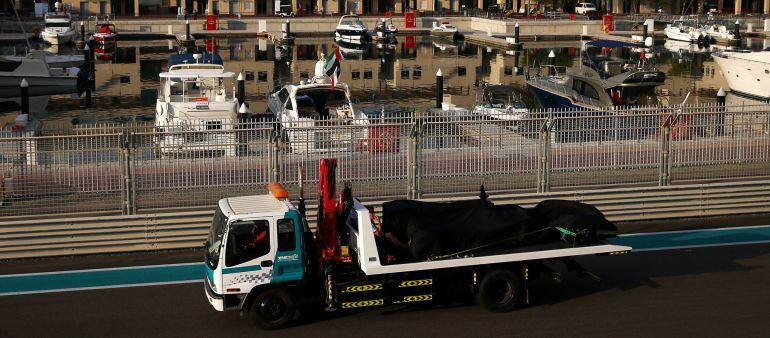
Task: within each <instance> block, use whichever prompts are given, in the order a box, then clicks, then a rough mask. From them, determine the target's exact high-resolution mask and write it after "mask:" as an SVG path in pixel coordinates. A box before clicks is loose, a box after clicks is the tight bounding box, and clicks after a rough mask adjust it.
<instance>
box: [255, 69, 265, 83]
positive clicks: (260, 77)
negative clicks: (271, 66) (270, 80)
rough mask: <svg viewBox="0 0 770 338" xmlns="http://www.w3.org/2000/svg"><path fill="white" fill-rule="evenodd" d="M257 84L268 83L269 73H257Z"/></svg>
mask: <svg viewBox="0 0 770 338" xmlns="http://www.w3.org/2000/svg"><path fill="white" fill-rule="evenodd" d="M257 82H267V72H264V71H263V72H257Z"/></svg>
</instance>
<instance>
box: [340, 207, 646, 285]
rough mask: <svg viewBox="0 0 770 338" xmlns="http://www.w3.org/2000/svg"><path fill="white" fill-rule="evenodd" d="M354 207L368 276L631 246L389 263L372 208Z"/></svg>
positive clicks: (556, 247) (553, 246) (555, 247)
mask: <svg viewBox="0 0 770 338" xmlns="http://www.w3.org/2000/svg"><path fill="white" fill-rule="evenodd" d="M354 210H355V212H356V213H357V214H358V215H357V217H356V219H357V223H358V229H351V230H352V231H351V237H354V238H355V240H354V242H355V247H354V251H355V252H356V253H357V260H358V262H359V265H360V267H361V271H363V272H364V273H365V274H366V275H368V276H373V275H382V274H391V273H404V272H414V271H428V270H436V269H449V268H459V267H468V266H475V265H487V264H500V263H514V262H524V261H532V260H541V259H553V258H564V257H575V256H584V255H599V254H619V253H628V252H630V251H631V247H628V246H623V245H613V244H599V245H589V246H582V247H569V248H565V247H564V244H563V243H548V244H539V245H532V246H525V247H518V248H515V249H511V250H505V251H502V252H499V251H498V252H495V253H486V254H484V255H475V256H472V257H460V258H447V259H441V260H435V261H423V262H411V263H400V264H390V265H387V264H382V262H380V258H379V252H378V250H377V244H376V242H375V239H374V231H373V229H372V226H371V219H370V218H369V210H368V209H367V208H366V207H365V206H364V205H363V204H362V203H361V202H359V201H355V204H354ZM351 244H352V243H351Z"/></svg>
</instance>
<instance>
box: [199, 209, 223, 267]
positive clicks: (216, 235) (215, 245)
mask: <svg viewBox="0 0 770 338" xmlns="http://www.w3.org/2000/svg"><path fill="white" fill-rule="evenodd" d="M225 226H227V217H225V215H224V214H223V213H222V210H220V209H219V208H217V211H216V212H215V213H214V219H213V220H212V222H211V227H210V228H209V235H208V238H207V239H206V248H205V249H206V252H205V253H204V255H205V260H206V265H208V266H209V268H211V269H212V270H214V269H216V268H217V265H219V253H220V252H219V251H220V248H221V247H222V237H223V236H224V234H225Z"/></svg>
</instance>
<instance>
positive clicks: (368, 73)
mask: <svg viewBox="0 0 770 338" xmlns="http://www.w3.org/2000/svg"><path fill="white" fill-rule="evenodd" d="M371 78H372V71H371V70H365V71H364V79H371Z"/></svg>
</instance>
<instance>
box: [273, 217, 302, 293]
mask: <svg viewBox="0 0 770 338" xmlns="http://www.w3.org/2000/svg"><path fill="white" fill-rule="evenodd" d="M300 217H301V216H300V215H299V213H298V212H297V211H295V210H292V211H289V212H287V213H286V215H285V216H284V218H281V219H279V220H278V221H277V222H276V224H277V232H276V234H277V236H276V237H277V238H278V251H277V253H276V259H275V264H274V266H273V283H279V282H288V281H295V280H300V279H302V277H303V275H304V273H305V264H304V257H303V254H302V248H303V243H302V242H303V238H302V223H301V218H300Z"/></svg>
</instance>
